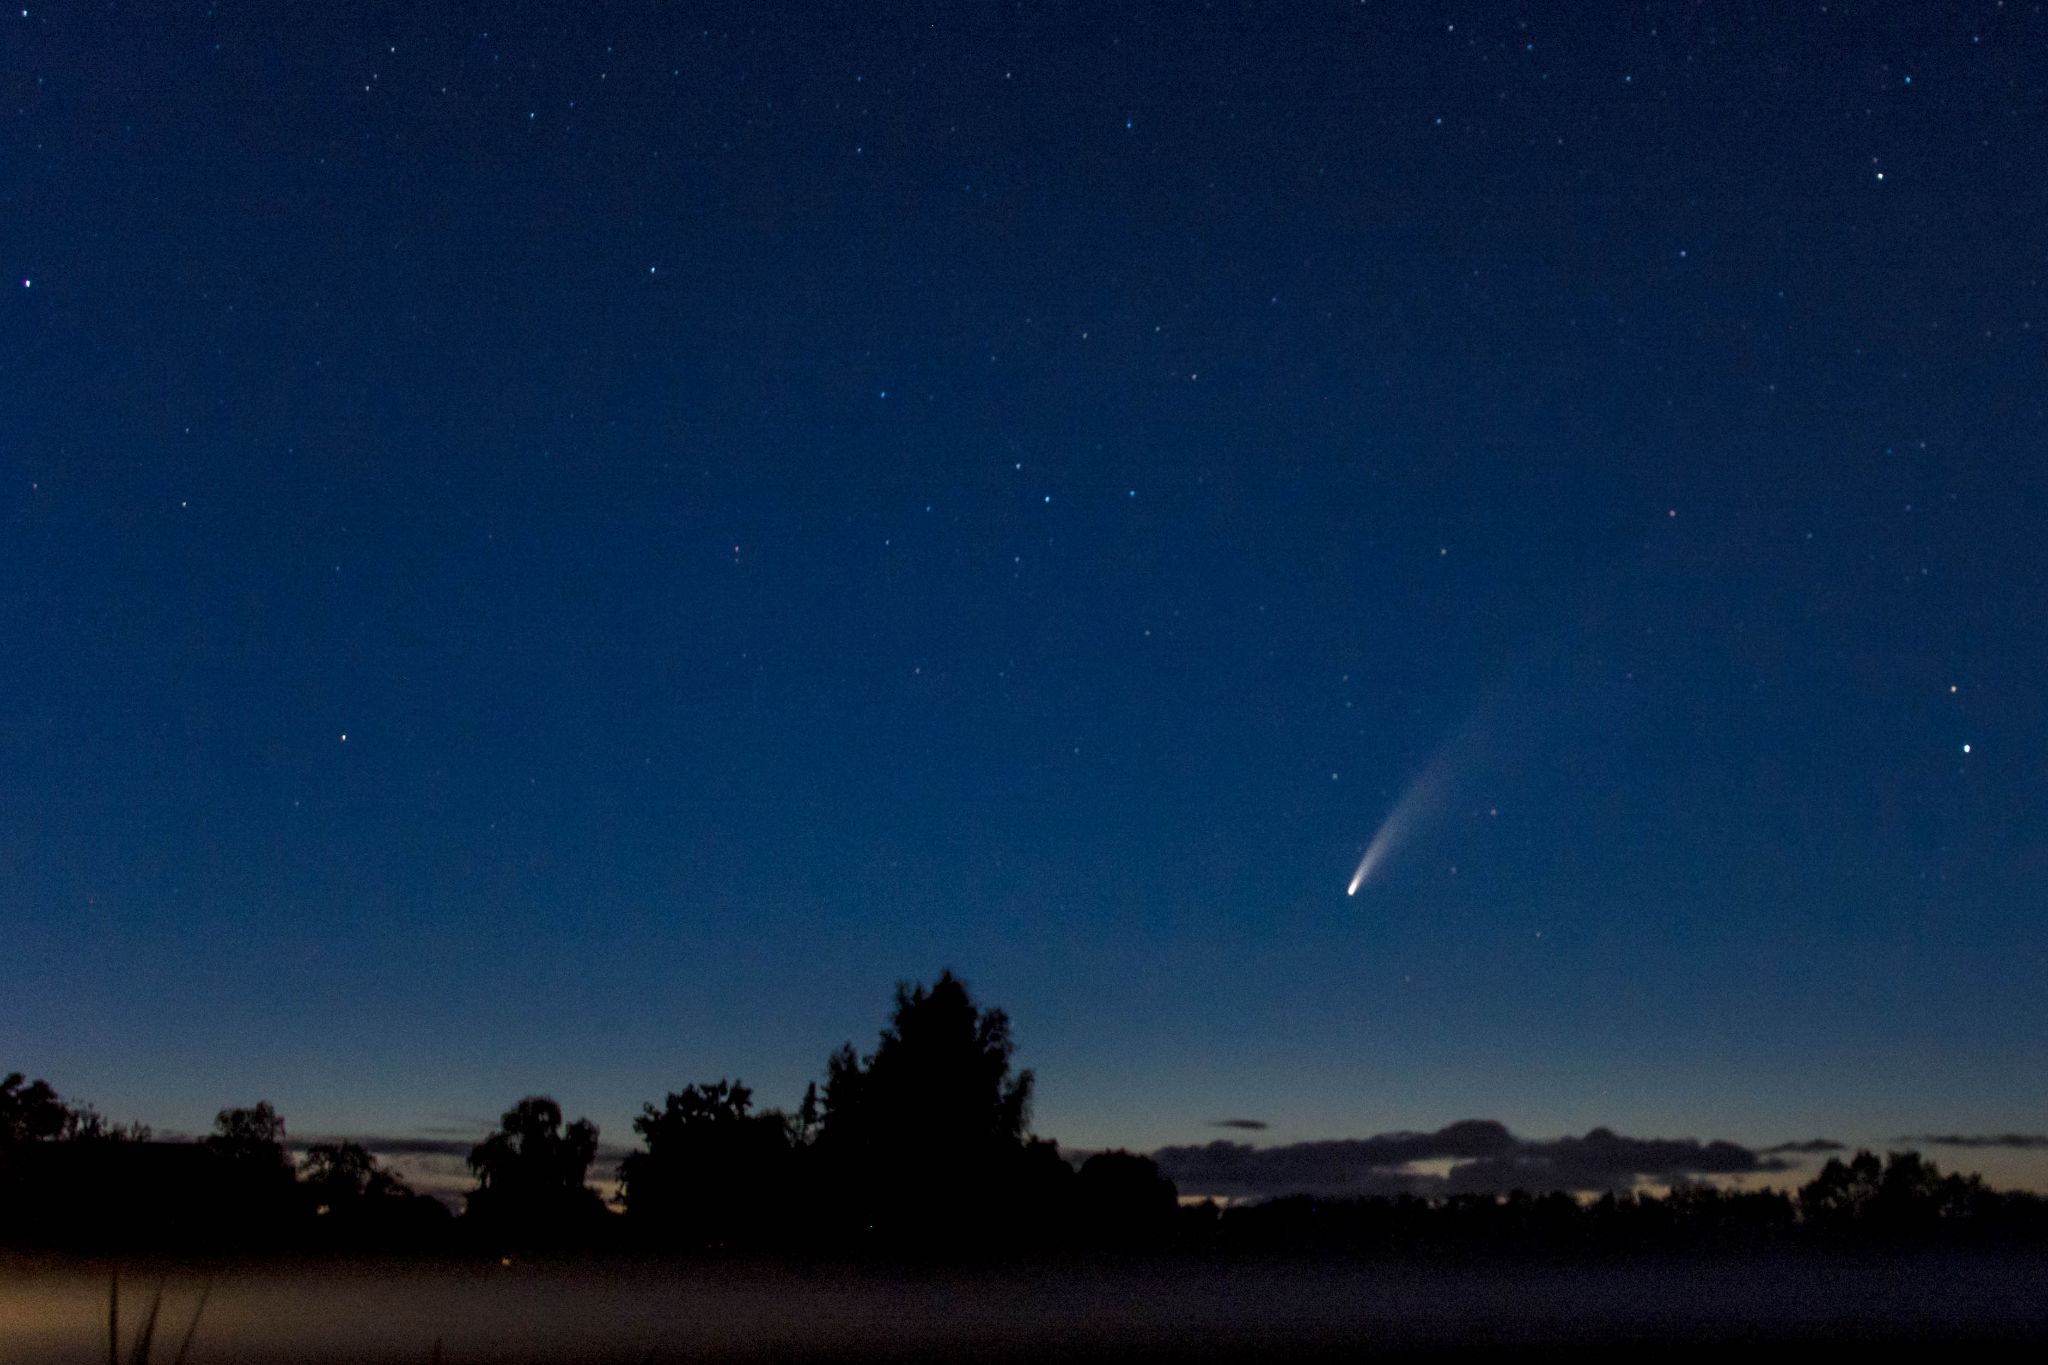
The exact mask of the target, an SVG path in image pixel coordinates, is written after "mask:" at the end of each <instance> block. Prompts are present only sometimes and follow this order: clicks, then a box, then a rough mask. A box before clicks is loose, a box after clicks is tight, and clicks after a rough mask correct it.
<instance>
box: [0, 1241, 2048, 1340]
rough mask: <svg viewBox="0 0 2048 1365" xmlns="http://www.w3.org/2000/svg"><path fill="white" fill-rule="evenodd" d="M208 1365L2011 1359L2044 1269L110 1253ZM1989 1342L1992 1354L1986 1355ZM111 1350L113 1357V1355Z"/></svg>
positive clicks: (1949, 1260)
mask: <svg viewBox="0 0 2048 1365" xmlns="http://www.w3.org/2000/svg"><path fill="white" fill-rule="evenodd" d="M109 1269H110V1267H109V1265H108V1264H107V1263H105V1262H83V1261H56V1260H49V1259H27V1258H18V1259H13V1260H5V1261H0V1360H5V1361H10V1362H15V1361H18V1362H25V1363H26V1365H35V1363H37V1362H71V1361H76V1362H85V1361H104V1360H105V1359H106V1312H107V1283H108V1271H109ZM209 1280H210V1281H211V1283H212V1291H211V1298H210V1300H209V1302H208V1304H207V1306H206V1310H205V1313H204V1315H203V1317H202V1318H201V1320H200V1322H199V1328H198V1333H197V1335H196V1337H195V1338H194V1340H193V1344H192V1349H191V1354H190V1356H189V1357H188V1359H189V1361H190V1363H191V1365H209V1362H245V1361H266V1362H268V1361H276V1362H308V1363H310V1362H318V1361H344V1360H346V1361H378V1362H381V1361H409V1362H419V1363H420V1365H424V1362H427V1361H429V1360H432V1359H433V1358H434V1354H435V1350H436V1343H439V1350H440V1352H441V1356H440V1358H441V1359H442V1360H444V1361H446V1362H448V1365H463V1363H464V1362H479V1363H481V1362H508V1363H510V1362H541V1361H565V1362H584V1361H588V1362H611V1361H618V1362H639V1361H646V1360H654V1361H724V1360H736V1361H767V1360H788V1361H840V1360H844V1361H856V1360H863V1361H864V1360H929V1361H942V1360H1019V1361H1023V1360H1150V1361H1177V1360H1251V1359H1258V1360H1292V1359H1306V1360H1350V1359H1363V1358H1372V1359H1376V1360H1387V1359H1395V1360H1400V1359H1447V1358H1448V1359H1458V1358H1466V1357H1478V1356H1481V1355H1483V1356H1484V1358H1487V1359H1501V1358H1512V1359H1525V1358H1547V1357H1551V1356H1558V1357H1562V1356H1564V1355H1565V1354H1567V1353H1568V1354H1569V1355H1570V1356H1571V1357H1572V1358H1573V1359H1577V1360H1585V1359H1601V1360H1604V1359H1620V1358H1622V1357H1623V1356H1624V1355H1626V1356H1627V1357H1628V1358H1631V1359H1636V1358H1640V1357H1641V1355H1642V1354H1643V1353H1644V1352H1645V1351H1649V1350H1654V1351H1655V1353H1656V1358H1657V1362H1658V1365H1663V1362H1665V1361H1668V1360H1671V1359H1674V1358H1676V1359H1693V1358H1698V1359H1705V1358H1708V1357H1709V1356H1712V1357H1714V1358H1718V1359H1726V1358H1727V1354H1728V1352H1729V1351H1730V1350H1731V1349H1755V1348H1763V1347H1771V1346H1810V1345H1816V1344H1821V1343H1843V1342H1850V1343H1854V1342H1868V1343H1879V1342H1882V1343H1888V1344H1908V1345H1921V1346H1944V1347H1955V1346H1965V1347H1972V1348H1975V1349H1973V1351H1972V1357H1971V1358H1972V1359H1979V1358H1993V1357H2002V1356H2009V1357H2011V1358H2022V1357H2023V1356H2024V1357H2027V1358H2031V1357H2032V1356H2033V1354H2034V1352H2035V1351H2038V1350H2039V1349H2040V1348H2041V1347H2042V1346H2044V1345H2048V1256H2039V1255H2012V1254H2001V1255H1988V1254H1982V1255H1980V1254H1965V1253H1955V1252H1947V1253H1939V1254H1912V1255H1896V1256H1885V1257H1876V1256H1871V1257H1856V1258H1849V1257H1839V1256H1820V1255H1815V1254H1801V1255H1796V1256H1793V1255H1787V1256H1776V1257H1768V1258H1761V1257H1753V1258H1748V1259H1727V1258H1721V1259H1707V1258H1700V1259H1676V1260H1674V1259H1664V1260H1657V1261H1635V1262H1608V1263H1595V1264H1578V1265H1519V1266H1503V1265H1499V1264H1489V1265H1472V1264H1466V1265H1457V1264H1415V1263H1403V1262H1350V1263H1341V1264H1330V1263H1322V1264H1303V1263H1276V1262H1261V1263H1248V1264H1235V1265H1232V1264H1219V1263H1215V1262H1206V1263H1198V1262H1151V1263H1135V1264H1133V1263H1125V1264H1112V1263H1096V1264H1086V1265H1062V1266H1057V1267H1049V1268H1042V1269H1005V1270H934V1269H915V1270H913V1269H894V1270H880V1269H873V1268H862V1269H847V1268H819V1267H809V1268H802V1269H790V1268H777V1267H764V1266H743V1267H742V1266H720V1267H704V1266H694V1267H692V1266H684V1267H677V1266H672V1265H649V1264H606V1265H588V1264H583V1265H542V1264H514V1265H511V1266H502V1265H496V1264H493V1265H488V1266H473V1265H472V1266H465V1265H449V1264H434V1265H406V1266H392V1265H337V1264H332V1263H325V1264H318V1265H313V1264H297V1265H290V1266H283V1267H251V1266H246V1265H243V1266H221V1267H212V1268H203V1267H195V1266H191V1265H177V1264H149V1263H129V1264H126V1265H124V1266H123V1267H122V1283H123V1292H122V1296H121V1298H122V1338H123V1341H124V1343H125V1342H126V1341H127V1340H128V1339H129V1338H130V1337H131V1335H132V1333H133V1332H134V1330H135V1328H136V1327H137V1326H138V1325H139V1324H140V1322H141V1320H142V1318H143V1316H144V1314H145V1312H146V1310H147V1307H148V1304H149V1300H150V1299H151V1297H152V1296H153V1295H154V1294H155V1292H156V1290H157V1288H158V1287H159V1286H160V1285H161V1286H162V1287H163V1288H164V1291H165V1295H164V1310H163V1316H162V1318H161V1320H160V1321H159V1324H158V1327H157V1338H156V1350H155V1352H154V1357H153V1358H154V1359H156V1360H158V1361H169V1360H170V1359H171V1358H172V1357H173V1356H174V1355H175V1354H176V1351H177V1348H178V1345H179V1343H180V1341H181V1340H182V1338H183V1336H184V1333H185V1328H186V1324H187V1322H188V1321H189V1319H190V1317H191V1314H192V1309H193V1307H194V1305H195V1302H196V1301H197V1298H198V1296H199V1293H200V1290H201V1288H202V1286H203V1285H204V1284H205V1283H207V1282H208V1281H209ZM1986 1348H1993V1349H1991V1350H1989V1351H1987V1349H1986ZM123 1355H124V1358H125V1357H126V1347H125V1344H124V1351H123Z"/></svg>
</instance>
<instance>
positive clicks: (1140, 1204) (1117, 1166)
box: [1074, 1151, 1180, 1245]
mask: <svg viewBox="0 0 2048 1365" xmlns="http://www.w3.org/2000/svg"><path fill="white" fill-rule="evenodd" d="M1074 1199H1075V1203H1076V1205H1077V1206H1078V1209H1079V1213H1080V1221H1081V1228H1082V1231H1083V1235H1084V1236H1086V1237H1087V1238H1088V1239H1089V1240H1090V1241H1093V1242H1097V1243H1107V1244H1111V1245H1138V1244H1144V1243H1149V1242H1158V1241H1162V1240H1164V1239H1165V1238H1167V1237H1169V1236H1171V1235H1172V1232H1173V1225H1174V1221H1175V1218H1176V1215H1178V1213H1179V1212H1180V1191H1179V1190H1177V1189H1176V1188H1175V1187H1174V1183H1173V1182H1172V1181H1171V1180H1169V1179H1167V1178H1166V1176H1164V1175H1162V1174H1161V1173H1160V1170H1159V1163H1158V1162H1156V1161H1154V1160H1153V1159H1152V1158H1151V1157H1148V1156H1139V1155H1137V1154H1136V1153H1134V1152H1124V1151H1111V1152H1097V1153H1095V1155H1093V1156H1091V1157H1089V1158H1088V1159H1087V1160H1086V1161H1084V1162H1082V1163H1081V1170H1080V1173H1079V1174H1078V1175H1077V1176H1076V1177H1075V1179H1074Z"/></svg>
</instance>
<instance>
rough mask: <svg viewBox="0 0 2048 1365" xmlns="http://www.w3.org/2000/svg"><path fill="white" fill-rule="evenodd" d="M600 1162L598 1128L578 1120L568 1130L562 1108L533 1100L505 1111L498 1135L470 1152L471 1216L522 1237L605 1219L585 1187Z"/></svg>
mask: <svg viewBox="0 0 2048 1365" xmlns="http://www.w3.org/2000/svg"><path fill="white" fill-rule="evenodd" d="M596 1159H597V1125H596V1124H594V1123H592V1122H591V1121H590V1120H589V1119H577V1120H576V1121H575V1122H574V1123H572V1124H570V1125H569V1126H568V1128H567V1129H566V1130H565V1129H564V1128H563V1127H562V1106H560V1105H559V1104H556V1103H555V1102H554V1101H553V1100H551V1099H549V1098H547V1097H546V1096H545V1095H529V1096H527V1097H526V1098H525V1099H523V1100H521V1101H519V1103H518V1104H516V1105H514V1106H513V1107H512V1108H510V1109H508V1110H506V1111H505V1114H504V1117H503V1118H501V1119H500V1120H499V1123H498V1129H497V1131H496V1132H494V1133H492V1134H491V1135H490V1136H489V1137H487V1138H485V1139H484V1140H483V1141H482V1142H480V1143H478V1144H477V1145H476V1146H475V1147H473V1148H471V1149H470V1153H469V1169H470V1171H471V1173H473V1174H474V1175H475V1176H476V1182H477V1183H476V1189H474V1190H472V1191H471V1192H470V1194H469V1211H470V1213H471V1214H472V1215H474V1216H476V1217H478V1218H480V1219H484V1220H487V1221H496V1222H498V1223H499V1224H500V1225H501V1226H502V1227H503V1228H504V1229H506V1230H507V1231H510V1232H515V1233H519V1234H522V1235H523V1234H528V1233H532V1234H541V1233H545V1232H547V1231H551V1230H557V1229H559V1227H560V1226H561V1225H562V1224H564V1223H565V1222H567V1221H569V1220H573V1219H578V1218H583V1217H587V1216H589V1215H592V1214H598V1213H602V1212H603V1210H604V1204H603V1201H601V1200H600V1199H599V1198H598V1197H597V1191H595V1190H593V1189H591V1188H590V1187H589V1186H587V1185H586V1184H584V1183H583V1182H584V1179H585V1177H586V1176H587V1175H588V1174H589V1172H590V1163H591V1162H593V1161H595V1160H596Z"/></svg>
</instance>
